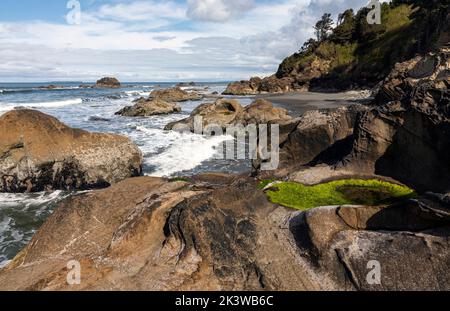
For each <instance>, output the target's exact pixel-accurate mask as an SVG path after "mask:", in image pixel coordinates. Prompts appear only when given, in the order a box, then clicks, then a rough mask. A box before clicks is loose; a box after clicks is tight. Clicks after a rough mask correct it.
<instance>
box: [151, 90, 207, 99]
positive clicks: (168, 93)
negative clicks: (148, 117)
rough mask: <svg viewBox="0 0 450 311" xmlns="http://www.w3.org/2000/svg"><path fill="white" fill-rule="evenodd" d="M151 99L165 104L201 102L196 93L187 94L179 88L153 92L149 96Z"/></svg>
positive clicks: (199, 96)
mask: <svg viewBox="0 0 450 311" xmlns="http://www.w3.org/2000/svg"><path fill="white" fill-rule="evenodd" d="M150 97H151V98H153V99H159V100H163V101H166V102H185V101H190V100H192V101H197V100H201V99H202V96H201V95H199V94H198V93H196V92H187V91H184V90H182V89H181V88H179V87H174V88H170V89H163V90H155V91H153V92H152V93H151V94H150Z"/></svg>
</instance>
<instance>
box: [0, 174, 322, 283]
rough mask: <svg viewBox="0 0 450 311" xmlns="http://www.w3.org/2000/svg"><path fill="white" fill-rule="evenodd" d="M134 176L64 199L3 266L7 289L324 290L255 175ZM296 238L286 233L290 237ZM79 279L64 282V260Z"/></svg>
mask: <svg viewBox="0 0 450 311" xmlns="http://www.w3.org/2000/svg"><path fill="white" fill-rule="evenodd" d="M196 179H197V181H196V184H195V185H194V184H188V183H185V182H168V181H166V180H163V179H158V178H148V177H141V178H135V179H129V180H127V181H125V182H122V183H119V184H118V185H115V186H113V187H111V188H109V189H106V190H101V191H96V192H92V193H89V194H83V195H79V196H75V197H72V198H71V199H69V200H67V201H65V202H63V203H62V204H61V205H60V206H59V207H58V208H57V210H56V211H55V213H54V214H53V215H52V216H51V217H50V218H49V219H48V221H47V222H46V223H45V225H44V226H43V227H42V228H41V229H40V230H39V232H38V233H37V234H36V236H35V237H34V238H33V240H32V241H31V243H30V244H29V245H28V247H27V248H25V249H24V250H23V251H22V252H21V253H20V254H19V255H18V256H17V257H16V258H15V259H14V261H13V262H12V263H11V264H10V265H9V266H8V267H7V268H6V269H4V270H3V271H1V272H0V288H1V289H9V290H12V289H14V290H25V289H27V290H30V289H31V290H49V289H52V290H264V289H269V290H270V289H279V290H283V289H284V290H294V289H305V290H306V289H309V290H314V289H316V290H317V289H321V288H322V287H321V285H320V284H319V283H317V282H316V281H315V280H314V278H315V276H313V275H310V274H309V272H308V271H307V270H306V269H305V266H304V265H303V264H298V265H297V264H296V262H297V261H299V260H300V259H299V258H297V255H296V251H295V247H294V243H293V240H292V238H290V233H289V230H288V229H287V228H284V229H282V228H281V227H280V226H282V222H283V219H284V216H285V215H286V213H287V210H284V209H281V210H277V209H276V208H275V207H274V206H272V204H270V203H269V202H268V201H267V199H266V197H265V195H264V194H263V193H262V192H261V191H258V190H256V187H255V186H256V185H255V183H251V182H249V180H247V179H241V178H236V177H231V178H230V176H228V177H225V176H224V177H222V176H219V175H216V176H210V177H208V176H206V177H205V178H202V177H201V176H200V177H197V178H196ZM289 241H290V242H289ZM70 260H77V261H79V262H80V263H81V271H82V279H81V285H76V286H69V285H67V281H66V276H67V272H68V270H67V267H66V266H67V262H68V261H70Z"/></svg>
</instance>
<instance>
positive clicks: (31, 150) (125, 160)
mask: <svg viewBox="0 0 450 311" xmlns="http://www.w3.org/2000/svg"><path fill="white" fill-rule="evenodd" d="M0 132H1V133H2V138H1V140H0V192H25V191H27V192H35V191H44V190H52V189H64V190H71V189H91V188H97V187H105V186H108V185H110V184H114V183H117V182H119V181H121V180H123V179H125V178H128V177H131V176H136V175H140V173H141V163H142V155H141V152H140V150H139V149H138V147H137V146H136V145H135V144H133V143H132V142H131V141H130V140H129V139H128V138H126V137H122V136H119V135H113V134H97V133H89V132H86V131H83V130H79V129H72V128H70V127H68V126H66V125H65V124H63V123H61V122H59V121H58V120H57V119H55V118H53V117H51V116H48V115H46V114H44V113H41V112H39V111H34V110H13V111H10V112H8V113H5V114H4V115H2V116H1V117H0Z"/></svg>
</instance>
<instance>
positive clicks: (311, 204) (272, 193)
mask: <svg viewBox="0 0 450 311" xmlns="http://www.w3.org/2000/svg"><path fill="white" fill-rule="evenodd" d="M262 184H263V183H261V185H262ZM268 184H270V182H268V183H267V184H266V185H265V186H264V187H263V188H265V187H267V185H268ZM266 193H267V196H268V197H269V199H270V201H271V202H272V203H275V204H279V205H282V206H285V207H291V208H295V209H299V210H308V209H311V208H315V207H319V206H329V205H369V206H378V205H387V204H393V203H395V202H397V201H399V200H402V199H406V198H413V197H415V196H416V193H415V191H414V190H412V189H410V188H408V187H406V186H401V185H397V184H393V183H389V182H385V181H381V180H375V179H372V180H362V179H344V180H337V181H332V182H328V183H323V184H319V185H315V186H305V185H302V184H299V183H294V182H283V183H279V184H275V185H274V186H273V187H272V188H271V189H268V190H267V191H266Z"/></svg>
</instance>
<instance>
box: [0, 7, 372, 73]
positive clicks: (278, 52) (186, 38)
mask: <svg viewBox="0 0 450 311" xmlns="http://www.w3.org/2000/svg"><path fill="white" fill-rule="evenodd" d="M219 2H220V3H219ZM239 2H240V3H241V5H242V6H241V7H240V8H239V5H237V3H238V1H237V0H236V1H234V0H233V1H228V2H226V3H225V1H224V2H222V1H216V0H214V1H213V0H210V1H194V0H192V1H189V2H188V3H184V4H183V3H180V2H175V1H159V2H157V1H141V0H139V1H127V2H119V3H115V4H109V5H103V6H101V7H100V8H99V9H98V10H96V11H89V12H83V15H82V24H81V25H67V24H55V23H48V22H42V21H28V22H21V23H18V22H17V23H12V22H9V23H2V22H0V60H1V62H0V80H2V81H11V80H15V81H17V80H29V81H30V80H31V81H32V80H39V81H43V80H80V79H81V80H95V79H97V78H98V77H99V76H103V75H105V74H112V75H116V76H118V77H119V78H121V79H122V80H124V81H133V80H135V81H156V80H161V81H163V80H164V81H165V80H178V79H206V80H207V79H214V80H234V79H244V78H248V77H249V76H251V75H269V74H271V73H273V72H274V71H276V69H277V66H278V64H279V63H280V61H281V60H282V59H283V58H284V57H286V56H288V55H290V54H291V53H293V52H295V51H297V50H298V49H299V48H300V46H301V45H302V43H303V42H304V41H305V40H306V39H308V38H309V37H311V36H312V34H313V33H312V25H313V24H314V22H315V21H316V20H317V19H318V18H319V17H320V16H321V15H322V14H323V13H324V12H330V13H333V14H337V13H338V12H342V11H343V10H345V9H347V8H349V7H354V8H358V7H361V6H363V5H365V4H366V1H365V0H279V1H277V2H271V3H269V2H264V3H259V4H256V2H253V1H246V0H241V1H239ZM202 3H203V7H202V6H201V5H202ZM211 3H216V4H217V6H215V7H214V8H212V10H213V11H208V10H207V9H208V8H209V9H211V6H212V4H211ZM232 3H235V6H233V5H232ZM252 3H253V5H252ZM150 4H153V5H150ZM194 7H195V8H203V9H201V10H200V11H198V10H197V11H196V12H197V13H198V14H200V13H199V12H203V13H202V14H206V13H208V14H209V13H211V14H210V15H208V16H210V19H209V20H210V21H212V20H213V21H216V23H211V22H204V21H197V22H192V21H191V22H189V19H188V17H187V15H186V14H188V12H189V10H188V8H191V10H192V8H194ZM238 8H239V9H238ZM219 9H220V10H219ZM214 10H216V11H218V12H216V13H214V12H215V11H214ZM240 12H245V14H242V15H241V16H239V18H234V17H237V16H238V14H239V13H240ZM213 13H214V14H215V15H214V14H213ZM191 14H192V12H191ZM213 16H214V17H213ZM197 18H200V15H199V16H197ZM230 18H231V19H232V20H230V21H228V22H221V23H218V21H225V20H226V19H230ZM233 18H234V19H233ZM180 22H182V23H190V26H191V27H188V28H184V26H177V23H180Z"/></svg>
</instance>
